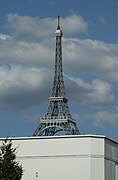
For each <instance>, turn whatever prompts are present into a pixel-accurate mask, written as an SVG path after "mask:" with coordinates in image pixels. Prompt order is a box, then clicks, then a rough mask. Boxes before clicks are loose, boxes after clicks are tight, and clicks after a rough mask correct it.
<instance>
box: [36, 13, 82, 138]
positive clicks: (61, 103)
mask: <svg viewBox="0 0 118 180" xmlns="http://www.w3.org/2000/svg"><path fill="white" fill-rule="evenodd" d="M55 36H56V51H55V74H54V82H53V88H52V94H51V97H50V98H49V106H48V110H47V113H46V114H45V115H44V117H43V118H41V120H40V124H39V126H38V128H37V129H36V131H35V132H34V134H33V136H54V135H55V134H57V133H62V132H61V131H63V133H64V134H65V135H76V134H80V132H79V130H78V129H77V127H76V121H75V120H74V119H73V118H72V116H71V114H70V112H69V108H68V104H67V101H68V100H67V98H66V93H65V86H64V80H63V71H62V42H61V39H62V30H61V29H60V16H58V26H57V29H56V31H55Z"/></svg>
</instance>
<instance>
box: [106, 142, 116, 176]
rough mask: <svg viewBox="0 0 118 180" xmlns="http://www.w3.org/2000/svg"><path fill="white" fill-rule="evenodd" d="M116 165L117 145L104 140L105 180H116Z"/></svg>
mask: <svg viewBox="0 0 118 180" xmlns="http://www.w3.org/2000/svg"><path fill="white" fill-rule="evenodd" d="M117 163H118V143H115V142H113V141H110V140H108V139H105V180H111V179H112V180H118V177H116V176H117V175H116V165H117Z"/></svg>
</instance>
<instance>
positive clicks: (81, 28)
mask: <svg viewBox="0 0 118 180" xmlns="http://www.w3.org/2000/svg"><path fill="white" fill-rule="evenodd" d="M7 17H8V24H7V25H8V27H9V28H11V30H12V35H13V36H14V38H15V39H17V40H24V41H39V40H40V39H42V38H46V37H47V36H48V37H49V36H53V34H54V31H55V28H56V27H55V26H56V24H57V18H44V19H40V18H38V17H37V18H33V17H30V16H19V15H18V14H9V15H8V16H7ZM61 26H62V28H63V31H64V33H65V34H70V35H71V34H78V33H82V32H87V29H88V24H87V23H86V22H85V21H84V20H83V18H82V17H81V16H77V15H75V14H73V15H71V16H68V17H66V18H62V19H61Z"/></svg>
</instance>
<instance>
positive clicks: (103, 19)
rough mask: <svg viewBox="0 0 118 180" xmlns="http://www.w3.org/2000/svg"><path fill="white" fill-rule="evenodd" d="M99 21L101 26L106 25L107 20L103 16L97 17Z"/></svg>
mask: <svg viewBox="0 0 118 180" xmlns="http://www.w3.org/2000/svg"><path fill="white" fill-rule="evenodd" d="M99 21H100V23H102V24H103V25H105V24H107V20H106V17H105V16H99Z"/></svg>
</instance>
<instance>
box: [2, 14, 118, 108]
mask: <svg viewBox="0 0 118 180" xmlns="http://www.w3.org/2000/svg"><path fill="white" fill-rule="evenodd" d="M61 21H62V25H63V28H62V30H63V29H64V28H65V29H64V31H65V32H67V31H68V32H67V33H70V34H74V33H79V32H85V31H86V30H87V24H86V22H84V20H83V19H82V18H81V17H80V16H77V15H71V16H69V17H66V18H65V19H63V18H62V20H61ZM8 22H9V25H8V27H10V28H11V30H12V34H13V38H12V37H11V36H8V35H5V34H4V35H3V34H1V37H2V38H1V39H2V40H1V41H0V65H1V67H0V74H1V75H0V76H1V77H2V78H0V84H1V85H0V89H1V92H0V93H1V94H0V98H1V106H3V105H4V106H7V105H8V106H9V105H10V104H11V106H15V103H16V106H23V104H24V106H26V105H27V106H30V105H31V104H37V103H38V102H39V103H40V102H41V101H43V100H45V97H46V95H47V94H48V92H49V89H46V87H48V86H47V83H48V85H49V84H51V83H50V82H52V81H51V80H50V81H48V79H49V76H48V73H47V70H49V71H51V70H53V72H54V50H55V39H54V37H53V38H50V37H48V38H47V36H48V35H49V36H50V35H51V33H52V34H53V31H54V29H55V24H56V23H57V22H56V19H52V18H45V19H39V18H32V17H29V16H19V15H18V14H9V15H8ZM69 26H70V27H72V28H70V29H69ZM79 26H80V27H81V29H79ZM73 27H75V28H73ZM25 28H26V29H25ZM53 28H54V29H53ZM44 29H46V31H44ZM26 33H27V35H28V36H25V34H26ZM43 33H44V34H43ZM44 36H46V38H44V39H41V37H44ZM9 37H10V38H9ZM14 37H15V38H14ZM35 38H36V39H35ZM38 38H39V39H40V40H38V41H37V39H38ZM62 42H63V65H64V72H66V70H69V71H70V72H71V73H72V74H73V73H76V74H77V76H79V74H81V73H82V74H84V73H86V72H87V73H89V74H91V76H92V75H94V76H93V80H92V81H91V82H89V83H88V82H87V81H86V82H85V81H83V80H82V79H80V78H75V77H72V76H71V77H70V76H69V75H68V77H67V79H66V80H67V83H66V85H67V88H66V89H67V91H68V92H69V96H70V97H72V99H71V100H74V101H78V102H79V103H80V104H82V105H90V106H96V107H97V106H102V107H104V106H106V105H107V106H108V105H113V103H114V99H115V98H114V95H113V92H112V88H113V87H112V85H111V82H113V81H114V82H118V76H117V75H118V73H117V71H118V58H117V57H118V45H117V44H107V43H104V42H102V41H97V40H91V39H85V40H80V39H77V38H63V41H62ZM4 64H6V65H7V66H4ZM9 64H10V67H9V68H7V67H8V66H9ZM17 64H19V65H17ZM24 66H25V67H24ZM23 67H24V68H23ZM41 69H47V70H45V72H44V70H41ZM34 76H35V78H33V79H35V81H34V80H33V81H34V82H32V81H31V82H28V80H29V79H32V77H34ZM9 78H10V79H9ZM100 79H101V80H100ZM3 80H4V82H3ZM41 82H43V84H41V86H42V88H41V86H40V83H41ZM30 85H31V86H30ZM33 86H34V89H33ZM42 89H43V90H44V91H43V90H42ZM73 92H74V93H73ZM2 93H3V94H2ZM49 93H50V92H49ZM31 94H35V95H34V98H32V96H31ZM39 94H40V95H41V96H40V98H41V99H40V98H36V96H38V97H39ZM11 102H12V103H11Z"/></svg>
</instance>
